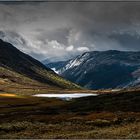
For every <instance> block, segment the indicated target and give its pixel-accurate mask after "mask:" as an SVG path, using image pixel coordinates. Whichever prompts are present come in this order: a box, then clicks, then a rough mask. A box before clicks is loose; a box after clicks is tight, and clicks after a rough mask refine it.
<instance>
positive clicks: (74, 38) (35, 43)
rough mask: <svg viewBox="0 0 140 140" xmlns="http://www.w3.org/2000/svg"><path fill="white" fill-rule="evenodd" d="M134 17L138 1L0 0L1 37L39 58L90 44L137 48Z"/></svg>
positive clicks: (69, 53)
mask: <svg viewBox="0 0 140 140" xmlns="http://www.w3.org/2000/svg"><path fill="white" fill-rule="evenodd" d="M139 17H140V3H139V2H87V3H86V2H84V3H83V2H82V3H79V2H70V3H68V2H61V3H59V2H55V3H52V2H38V3H35V2H32V3H31V2H29V3H28V2H26V3H25V2H21V3H19V2H18V3H16V2H14V3H12V2H11V3H10V2H9V3H4V2H1V3H0V21H1V22H0V31H1V32H0V38H3V39H5V40H6V41H9V42H11V43H12V44H13V45H15V46H16V47H17V48H19V49H20V50H22V51H24V52H26V53H28V54H30V55H31V56H33V57H35V58H37V59H39V60H42V59H46V58H49V59H53V60H56V59H57V60H63V59H69V58H71V57H73V56H75V55H78V54H80V53H82V52H84V51H94V50H99V51H100V50H101V51H102V50H109V49H117V50H131V51H140V47H139V41H140V39H139V36H140V18H139ZM127 38H129V41H128V42H129V43H127V41H126V39H127ZM135 38H137V39H135ZM134 42H137V43H135V44H134ZM132 43H133V44H134V45H133V44H132ZM132 45H133V46H132Z"/></svg>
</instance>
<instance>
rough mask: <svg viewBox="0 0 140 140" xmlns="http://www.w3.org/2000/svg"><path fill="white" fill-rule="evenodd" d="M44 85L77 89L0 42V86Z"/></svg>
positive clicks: (35, 61)
mask: <svg viewBox="0 0 140 140" xmlns="http://www.w3.org/2000/svg"><path fill="white" fill-rule="evenodd" d="M5 82H6V83H15V84H21V85H44V86H46V87H49V88H65V89H78V88H80V87H79V86H77V85H76V84H73V83H71V82H69V81H67V80H64V79H63V78H62V77H61V76H58V75H57V74H56V73H55V72H54V71H52V70H51V69H50V68H46V67H45V66H44V65H43V64H42V63H41V62H39V61H37V60H36V59H34V58H32V57H30V56H29V55H27V54H25V53H23V52H21V51H19V50H18V49H17V48H15V47H14V46H13V45H11V44H10V43H7V42H4V41H3V40H0V84H1V83H5Z"/></svg>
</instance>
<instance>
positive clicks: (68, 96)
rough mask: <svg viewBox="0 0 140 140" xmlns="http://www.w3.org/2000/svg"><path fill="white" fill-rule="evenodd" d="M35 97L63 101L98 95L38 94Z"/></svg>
mask: <svg viewBox="0 0 140 140" xmlns="http://www.w3.org/2000/svg"><path fill="white" fill-rule="evenodd" d="M33 96H35V97H47V98H59V99H63V100H71V99H74V98H81V97H88V96H97V94H92V93H70V94H36V95H33Z"/></svg>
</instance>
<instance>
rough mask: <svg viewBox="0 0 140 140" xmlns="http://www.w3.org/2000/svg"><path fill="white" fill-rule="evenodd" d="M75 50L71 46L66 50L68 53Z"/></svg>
mask: <svg viewBox="0 0 140 140" xmlns="http://www.w3.org/2000/svg"><path fill="white" fill-rule="evenodd" d="M73 49H74V47H73V46H72V45H71V46H68V47H67V48H66V50H67V51H73Z"/></svg>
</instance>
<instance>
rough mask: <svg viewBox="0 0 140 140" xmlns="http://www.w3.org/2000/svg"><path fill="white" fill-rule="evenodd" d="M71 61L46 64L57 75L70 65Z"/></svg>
mask: <svg viewBox="0 0 140 140" xmlns="http://www.w3.org/2000/svg"><path fill="white" fill-rule="evenodd" d="M68 62H69V61H57V62H51V63H44V65H45V66H47V67H48V68H50V69H52V70H54V71H55V72H56V73H59V70H60V69H61V68H63V67H65V65H66V64H67V63H68Z"/></svg>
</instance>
